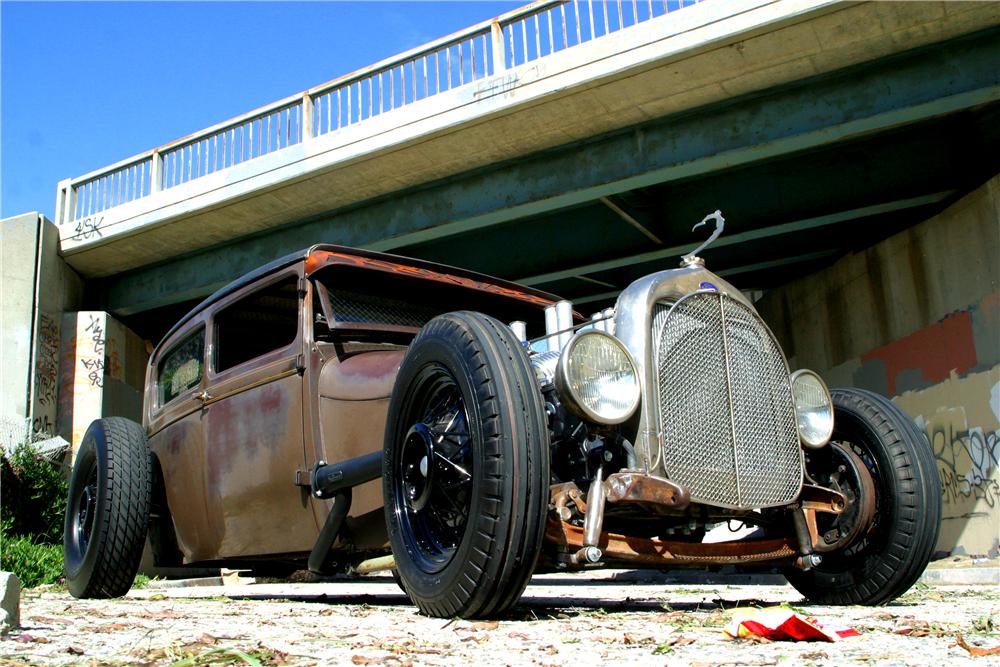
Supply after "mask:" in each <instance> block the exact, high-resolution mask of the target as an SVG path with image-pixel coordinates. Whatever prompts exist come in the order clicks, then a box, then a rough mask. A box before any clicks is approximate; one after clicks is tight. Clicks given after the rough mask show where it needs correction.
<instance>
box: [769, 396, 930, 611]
mask: <svg viewBox="0 0 1000 667" xmlns="http://www.w3.org/2000/svg"><path fill="white" fill-rule="evenodd" d="M831 395H832V397H833V405H834V431H833V437H832V439H831V444H830V445H829V446H827V447H825V448H823V449H821V450H818V451H816V452H811V453H810V454H809V461H808V463H807V468H808V470H809V473H810V475H811V476H812V477H813V478H814V479H817V480H818V481H820V483H823V484H831V483H836V484H837V485H839V486H840V487H841V489H842V490H843V491H844V492H845V494H846V495H847V496H848V497H849V498H852V499H854V500H855V502H858V503H862V504H863V503H865V502H873V503H874V508H873V510H874V511H870V510H868V511H853V510H855V509H858V508H853V507H849V508H848V511H847V512H845V515H844V517H842V519H841V521H843V522H844V523H845V525H837V524H832V525H830V526H828V528H831V529H833V530H832V535H833V537H832V539H833V540H834V544H836V545H837V548H836V550H834V551H832V552H830V553H823V554H822V556H823V560H822V562H821V563H820V564H819V565H818V566H816V567H814V568H813V569H811V570H807V571H802V570H792V569H790V570H787V571H786V572H785V576H786V577H787V579H788V581H789V583H791V584H792V586H794V587H795V588H796V589H798V591H799V592H801V593H802V594H803V595H805V596H806V598H808V599H809V601H810V602H816V603H820V604H838V605H839V604H852V605H853V604H860V605H878V604H885V603H887V602H890V601H892V600H893V599H895V598H897V597H899V596H900V595H902V594H903V593H905V592H906V591H907V590H908V589H909V588H910V586H912V585H913V583H914V582H915V581H916V580H917V578H918V577H919V576H920V575H921V573H922V572H923V571H924V568H925V567H926V566H927V563H928V562H929V561H930V558H931V554H932V553H933V551H934V546H935V545H936V544H937V537H938V530H939V528H940V525H941V486H940V481H939V479H938V476H937V466H936V464H935V461H934V455H933V453H932V452H931V449H930V447H929V445H928V444H927V441H926V439H925V438H924V436H923V434H922V433H921V432H920V431H919V430H918V429H917V426H916V424H914V423H913V420H912V419H910V418H909V417H908V416H906V414H904V413H903V412H902V410H900V409H899V408H898V407H896V406H895V405H894V404H893V403H892V402H890V401H889V400H888V399H885V398H883V397H881V396H879V395H877V394H873V393H871V392H868V391H863V390H860V389H839V390H836V391H833V392H832V393H831ZM852 462H857V464H856V465H854V464H852ZM872 495H873V496H874V497H872ZM850 521H861V522H863V524H864V525H850V526H849V525H846V523H848V522H850ZM847 536H849V539H845V538H847Z"/></svg>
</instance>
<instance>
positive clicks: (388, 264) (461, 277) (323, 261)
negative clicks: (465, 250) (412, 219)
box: [305, 250, 555, 308]
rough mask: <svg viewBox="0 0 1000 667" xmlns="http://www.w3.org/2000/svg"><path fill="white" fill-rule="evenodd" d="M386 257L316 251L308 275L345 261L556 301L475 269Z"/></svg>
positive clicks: (531, 299)
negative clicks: (433, 266) (489, 279)
mask: <svg viewBox="0 0 1000 667" xmlns="http://www.w3.org/2000/svg"><path fill="white" fill-rule="evenodd" d="M385 257H387V256H384V257H366V256H363V255H354V254H348V253H346V252H339V251H333V250H314V251H313V252H311V253H310V254H309V257H308V258H307V259H306V262H305V269H306V275H307V276H310V275H312V274H313V273H315V272H316V271H318V270H319V269H321V268H323V267H325V266H329V265H331V264H344V265H348V266H357V267H362V268H366V269H373V270H376V271H385V272H388V273H397V274H402V275H407V276H411V277H413V278H420V279H423V280H433V281H435V282H441V283H449V284H452V285H458V286H459V287H466V288H469V289H474V290H478V291H481V292H489V293H491V294H497V295H500V296H505V297H508V298H512V299H516V300H518V301H524V302H527V303H531V304H534V305H536V306H540V307H542V308H544V307H546V306H550V305H552V304H553V303H555V299H554V298H547V297H544V296H541V295H540V293H535V292H534V290H530V289H529V288H526V287H520V286H518V285H515V284H513V283H507V282H505V281H501V280H496V281H495V282H487V276H480V275H479V274H473V273H472V272H467V271H463V270H461V269H455V268H452V267H441V268H442V271H435V270H432V269H429V268H426V267H422V266H415V265H414V264H416V262H414V264H404V263H401V262H395V261H390V260H389V259H387V258H385ZM393 259H396V258H393ZM398 259H403V258H398ZM443 271H448V273H444V272H443Z"/></svg>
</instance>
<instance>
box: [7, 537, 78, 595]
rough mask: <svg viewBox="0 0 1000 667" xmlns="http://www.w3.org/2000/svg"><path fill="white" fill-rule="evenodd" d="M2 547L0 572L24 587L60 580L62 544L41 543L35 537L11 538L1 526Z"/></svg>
mask: <svg viewBox="0 0 1000 667" xmlns="http://www.w3.org/2000/svg"><path fill="white" fill-rule="evenodd" d="M2 541H3V544H2V545H0V570H4V571H5V572H13V573H14V574H16V575H17V578H18V579H20V580H21V585H22V586H23V587H24V588H34V587H35V586H41V585H42V584H54V583H58V582H59V581H61V578H62V572H63V552H62V543H61V542H60V543H59V544H41V543H39V542H36V541H35V538H32V537H25V536H13V535H10V533H9V532H8V530H7V523H6V522H5V523H4V527H3V533H2Z"/></svg>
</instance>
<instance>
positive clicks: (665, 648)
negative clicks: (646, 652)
mask: <svg viewBox="0 0 1000 667" xmlns="http://www.w3.org/2000/svg"><path fill="white" fill-rule="evenodd" d="M694 643H695V639H694V637H685V636H684V635H676V636H674V637H670V638H669V639H667V641H665V642H661V643H659V644H657V646H656V648H654V649H653V655H664V654H666V653H670V652H671V651H673V650H674V647H675V646H687V645H689V644H694Z"/></svg>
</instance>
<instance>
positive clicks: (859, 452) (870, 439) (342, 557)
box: [65, 212, 941, 618]
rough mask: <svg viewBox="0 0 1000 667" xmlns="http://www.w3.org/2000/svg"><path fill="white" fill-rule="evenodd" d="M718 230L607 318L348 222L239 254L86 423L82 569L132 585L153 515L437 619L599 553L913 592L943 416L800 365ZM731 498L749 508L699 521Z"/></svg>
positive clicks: (170, 526)
mask: <svg viewBox="0 0 1000 667" xmlns="http://www.w3.org/2000/svg"><path fill="white" fill-rule="evenodd" d="M713 218H714V219H715V221H716V231H715V233H714V234H713V235H712V237H711V238H710V239H709V240H708V241H707V242H706V243H705V244H703V245H702V247H701V248H699V249H698V251H700V250H701V249H702V248H704V247H705V246H706V245H707V244H708V243H710V242H711V241H712V240H714V239H715V238H716V237H717V236H718V234H719V233H720V232H721V229H722V223H723V220H722V216H721V215H720V214H719V212H716V213H714V214H712V215H710V216H708V217H706V219H705V220H703V221H702V223H699V225H700V224H703V223H705V222H707V221H708V220H710V219H713ZM698 251H695V252H693V253H691V254H689V255H687V256H685V257H684V258H683V261H682V264H681V266H680V268H677V269H673V270H666V271H662V272H659V273H654V274H652V275H649V276H646V277H644V278H642V279H640V280H638V281H636V282H634V283H633V284H631V285H630V286H628V287H627V288H626V289H625V290H624V291H623V292H622V293H621V295H620V296H619V297H618V300H617V303H616V305H615V307H614V308H609V309H607V310H605V311H602V312H599V313H596V314H594V316H593V317H591V318H585V317H582V316H581V315H579V314H578V313H575V312H574V311H573V308H572V305H571V304H570V303H569V302H567V301H558V300H557V299H556V298H555V297H553V296H550V295H548V294H545V293H542V292H539V291H536V290H533V289H530V288H526V287H520V286H517V285H514V284H511V283H507V282H504V281H502V280H497V279H493V278H489V277H486V276H482V275H478V274H474V273H471V272H469V271H465V270H461V269H455V268H448V267H444V266H439V265H435V264H431V263H428V262H424V261H420V260H415V259H409V258H404V257H395V256H390V255H383V254H378V253H374V252H366V251H361V250H352V249H349V248H343V247H338V246H329V245H317V246H313V247H311V248H309V249H307V250H304V251H302V252H298V253H295V254H292V255H289V256H287V257H284V258H282V259H279V260H277V261H274V262H272V263H270V264H268V265H267V266H264V267H262V268H260V269H258V270H256V271H253V272H252V273H250V274H248V275H246V276H243V277H242V278H240V279H239V280H236V281H235V282H233V283H231V284H229V285H227V286H226V287H224V288H222V289H220V290H219V291H218V292H216V293H215V294H213V295H212V296H210V297H209V298H208V299H206V300H205V301H204V302H203V303H201V304H200V305H199V306H198V307H196V308H195V309H194V310H192V311H191V312H190V313H188V314H187V315H186V316H185V317H184V318H183V319H181V321H180V322H178V323H177V324H176V325H175V326H174V327H173V329H171V330H170V332H169V333H168V334H167V335H166V336H165V337H164V339H163V341H162V342H161V343H160V344H159V346H157V348H156V349H155V350H154V352H153V354H152V356H151V358H150V360H149V366H148V369H147V374H146V389H145V400H144V407H143V424H142V425H141V426H140V425H139V424H136V423H134V422H130V421H128V420H125V419H122V418H117V417H110V418H105V419H100V420H97V421H95V422H94V423H93V424H92V425H91V426H90V428H89V430H88V431H87V434H86V436H85V438H84V440H83V442H82V444H81V445H80V448H79V452H78V454H77V458H76V462H75V465H74V468H73V473H72V478H71V482H70V491H69V503H68V507H67V513H66V532H65V556H66V577H67V580H68V582H69V587H70V592H71V593H72V594H73V595H74V596H77V597H107V596H117V595H123V594H124V593H125V592H126V591H128V589H129V587H130V585H131V582H132V580H133V578H134V576H135V574H136V570H137V568H138V563H139V558H140V554H141V552H142V550H143V545H144V543H145V541H146V538H147V535H148V537H149V542H150V545H151V548H152V551H153V556H154V562H155V563H156V564H158V565H161V566H181V565H198V566H205V565H225V566H228V567H235V568H246V569H251V570H253V571H255V572H258V573H270V574H278V575H280V574H282V573H290V572H291V571H294V570H296V569H302V568H305V567H308V569H310V570H312V571H314V572H317V573H335V572H368V571H375V570H378V569H390V568H391V569H393V570H394V575H395V576H396V580H397V582H398V583H399V584H400V586H401V587H402V588H403V590H404V591H405V592H406V594H407V595H408V596H409V598H410V599H411V600H412V601H413V602H414V603H415V604H416V605H417V606H418V607H419V608H420V610H421V611H423V612H424V613H426V614H430V615H434V616H441V617H453V616H460V617H465V618H469V617H483V616H493V615H498V614H501V613H503V612H505V611H506V610H508V609H510V608H511V607H512V606H513V605H515V604H516V603H517V601H518V599H519V597H520V595H521V594H522V592H523V591H524V588H525V586H526V584H527V582H528V580H529V578H530V577H531V575H532V573H533V572H538V571H552V570H559V569H567V570H573V569H582V568H593V567H601V566H613V567H623V566H624V567H645V568H658V569H665V568H673V567H681V566H700V567H705V566H718V565H722V564H739V565H742V566H758V567H768V568H774V567H778V568H781V569H782V571H783V572H784V573H785V575H786V576H787V578H788V580H789V581H790V582H791V584H792V585H793V586H795V587H796V588H797V589H798V590H799V591H801V592H802V593H803V594H804V595H805V597H806V598H807V599H808V600H811V601H816V602H820V603H824V604H831V603H832V604H869V605H874V604H882V603H885V602H888V601H890V600H892V599H894V598H896V597H897V596H899V595H901V594H902V593H903V592H904V591H906V590H907V589H908V588H909V587H910V586H911V585H912V584H913V583H914V581H916V579H917V577H918V576H919V575H920V573H921V572H922V571H923V569H924V567H925V566H926V564H927V562H928V560H929V559H930V556H931V553H932V551H933V549H934V546H935V542H936V540H937V533H938V525H939V521H940V514H941V506H940V503H941V495H940V490H939V487H938V484H939V482H938V478H937V473H936V469H935V464H934V458H933V456H932V453H931V451H930V448H929V446H928V445H927V443H926V440H925V439H924V437H923V435H922V434H921V432H920V431H919V430H918V429H917V428H916V426H915V424H914V423H913V422H912V421H911V420H910V419H909V418H908V417H906V416H905V415H904V414H903V413H902V412H901V411H900V410H899V409H898V408H897V407H895V406H894V405H893V404H892V403H891V402H889V401H888V400H886V399H884V398H882V397H880V396H877V395H875V394H872V393H869V392H866V391H861V390H855V389H840V390H835V391H833V392H829V391H828V390H827V388H826V385H825V384H824V382H823V381H822V380H821V379H820V378H819V376H818V375H816V374H815V373H813V372H811V371H808V370H799V371H795V372H793V373H790V372H789V369H788V366H787V362H786V360H785V357H784V355H783V353H782V351H781V349H780V348H779V346H778V345H777V343H776V342H775V339H774V336H773V335H772V334H771V331H770V330H769V329H768V327H767V326H766V325H765V324H764V322H763V321H762V320H761V318H760V317H759V316H758V314H757V312H756V311H755V309H754V307H753V305H752V304H751V302H750V301H749V300H748V299H747V298H746V297H745V296H744V295H743V294H742V293H741V292H740V291H739V290H737V289H736V288H734V287H733V286H732V285H730V284H729V283H727V282H726V281H724V280H722V279H721V278H719V277H718V276H717V275H714V274H712V273H710V272H709V271H708V270H706V269H705V266H704V262H703V261H702V260H701V259H700V258H699V257H698V256H697V255H696V252H698ZM503 323H509V325H508V324H503ZM727 523H728V524H729V525H730V526H732V527H734V529H735V527H736V526H740V527H744V528H747V529H753V532H751V533H750V534H749V535H746V536H744V537H743V538H741V539H734V540H730V541H723V542H721V543H719V542H712V541H711V540H704V541H703V538H704V536H705V533H706V530H707V529H709V528H711V527H713V526H719V525H722V524H727ZM745 532H748V531H745ZM390 549H391V554H392V555H391V556H389V555H388V554H389V552H390Z"/></svg>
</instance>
